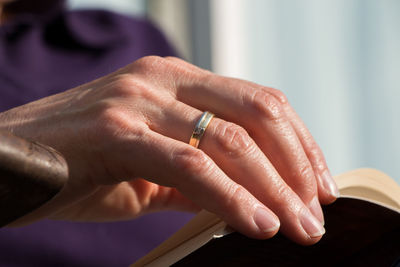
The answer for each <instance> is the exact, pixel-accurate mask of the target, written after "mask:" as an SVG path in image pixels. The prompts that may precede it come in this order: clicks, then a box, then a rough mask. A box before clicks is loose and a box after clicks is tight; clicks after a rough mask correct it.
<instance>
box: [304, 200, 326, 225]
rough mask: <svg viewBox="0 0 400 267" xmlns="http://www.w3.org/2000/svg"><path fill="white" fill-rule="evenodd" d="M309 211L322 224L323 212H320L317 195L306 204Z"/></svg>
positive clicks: (323, 222)
mask: <svg viewBox="0 0 400 267" xmlns="http://www.w3.org/2000/svg"><path fill="white" fill-rule="evenodd" d="M308 208H309V209H310V211H311V213H312V214H313V215H314V216H315V218H317V219H318V220H319V221H320V222H321V224H322V225H324V224H325V221H324V213H323V212H322V208H321V204H319V201H318V197H316V196H315V197H314V198H313V199H312V200H311V201H310V203H309V204H308Z"/></svg>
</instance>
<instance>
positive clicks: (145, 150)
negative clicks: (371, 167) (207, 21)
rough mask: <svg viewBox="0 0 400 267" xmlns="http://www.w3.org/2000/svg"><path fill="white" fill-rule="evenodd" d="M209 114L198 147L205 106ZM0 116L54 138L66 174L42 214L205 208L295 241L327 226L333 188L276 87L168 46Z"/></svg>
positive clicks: (2, 123)
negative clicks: (219, 71)
mask: <svg viewBox="0 0 400 267" xmlns="http://www.w3.org/2000/svg"><path fill="white" fill-rule="evenodd" d="M205 110H208V111H211V112H213V113H215V114H216V118H214V119H213V120H212V121H211V122H210V124H209V126H208V128H207V131H206V132H205V134H204V136H203V138H202V140H201V142H200V146H199V149H196V148H194V147H191V146H190V145H188V144H187V143H188V141H189V138H190V136H191V134H192V131H193V129H194V125H195V124H196V122H197V120H198V119H199V118H200V116H201V114H202V111H205ZM0 128H3V129H8V130H11V131H13V132H14V133H15V134H16V135H19V136H21V137H25V138H28V139H31V140H34V141H38V142H42V143H44V144H47V145H49V146H52V147H54V148H56V149H57V150H59V151H60V152H61V153H62V154H63V155H64V156H65V158H66V160H67V162H68V165H69V170H70V174H69V177H70V178H69V181H68V183H67V185H66V186H65V187H64V189H63V190H62V192H61V193H60V194H58V195H57V197H56V198H54V199H53V200H52V201H50V202H49V203H47V204H46V205H44V206H43V207H42V208H40V209H38V210H36V211H35V212H33V213H31V214H29V215H27V216H25V217H24V218H22V219H21V220H19V221H17V223H16V225H19V224H26V223H29V222H32V221H34V220H38V219H40V218H43V217H50V218H54V219H67V220H81V221H82V220H83V221H109V220H122V219H132V218H135V217H137V216H139V215H142V214H144V213H146V212H150V211H156V210H163V209H178V210H190V211H196V210H199V209H200V208H205V209H207V210H209V211H211V212H213V213H216V214H217V215H219V216H220V217H221V218H222V219H223V220H225V221H226V222H227V223H228V224H230V225H231V226H232V227H234V228H235V229H237V230H238V231H240V232H242V233H244V234H246V235H248V236H250V237H254V238H268V237H271V236H273V235H274V234H275V233H276V232H277V231H278V229H279V227H280V228H281V230H282V231H283V232H284V233H285V234H286V235H287V236H288V237H289V238H291V239H293V240H294V241H296V242H298V243H301V244H312V243H315V242H317V241H318V240H319V239H320V238H321V236H322V234H323V232H324V229H323V227H322V225H321V223H320V222H322V221H323V214H322V210H321V207H320V202H321V203H329V202H332V201H334V200H335V198H336V197H337V195H338V191H337V188H336V185H335V183H334V182H333V179H332V177H331V175H330V174H329V171H328V168H327V165H326V163H325V160H324V157H323V155H322V153H321V151H320V149H319V147H318V145H317V144H316V143H315V141H314V139H313V138H312V137H311V135H310V133H309V132H308V130H307V128H306V127H305V126H304V124H303V123H302V121H301V120H300V118H299V117H298V116H297V114H296V113H295V112H294V110H293V109H292V108H291V106H290V105H289V103H288V101H287V99H286V97H285V96H284V95H283V94H282V93H281V92H280V91H278V90H275V89H272V88H267V87H263V86H260V85H257V84H254V83H250V82H247V81H242V80H237V79H231V78H225V77H221V76H217V75H214V74H212V73H210V72H208V71H205V70H202V69H199V68H197V67H195V66H193V65H190V64H189V63H186V62H184V61H182V60H180V59H177V58H159V57H145V58H142V59H140V60H138V61H136V62H134V63H132V64H130V65H128V66H126V67H124V68H122V69H120V70H118V71H117V72H115V73H112V74H110V75H108V76H106V77H103V78H100V79H98V80H95V81H93V82H90V83H88V84H85V85H83V86H80V87H77V88H74V89H71V90H69V91H66V92H64V93H61V94H57V95H53V96H50V97H47V98H43V99H41V100H39V101H36V102H32V103H30V104H27V105H24V106H21V107H17V108H14V109H12V110H9V111H7V112H4V113H1V114H0Z"/></svg>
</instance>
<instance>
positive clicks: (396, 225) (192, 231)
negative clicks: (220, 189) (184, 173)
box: [131, 169, 400, 267]
mask: <svg viewBox="0 0 400 267" xmlns="http://www.w3.org/2000/svg"><path fill="white" fill-rule="evenodd" d="M335 181H336V183H337V185H338V188H339V191H340V194H341V196H340V198H338V199H337V200H336V201H335V202H334V203H333V204H330V205H327V206H323V210H324V215H325V228H326V234H325V235H324V236H323V238H322V239H321V240H320V241H319V242H318V243H317V244H314V245H312V246H301V245H298V244H296V243H294V242H292V241H290V240H289V239H287V238H286V237H285V236H283V235H282V234H280V233H278V234H277V235H275V236H274V237H272V238H270V239H266V240H256V239H251V238H248V237H246V236H244V235H241V234H240V233H238V232H235V231H234V230H233V229H231V228H230V227H229V226H228V225H227V224H226V223H225V222H223V221H222V220H221V219H219V218H218V216H216V215H214V214H212V213H209V212H207V211H204V210H203V211H201V212H200V213H199V214H198V215H196V216H195V217H194V218H193V219H192V220H191V221H189V222H188V223H187V224H186V225H185V226H183V227H182V228H181V229H180V230H179V231H178V232H176V233H175V234H174V235H172V236H171V237H170V238H169V239H167V240H166V241H165V242H163V243H162V244H161V245H159V246H158V247H157V248H155V249H154V250H152V251H151V252H150V253H149V254H147V255H146V256H144V257H143V258H141V259H139V260H138V261H137V262H136V263H134V264H132V265H131V267H139V266H151V267H155V266H322V265H323V266H343V265H345V266H348V265H352V266H399V267H400V186H399V185H398V184H397V183H396V182H395V181H394V180H392V179H391V178H390V177H389V176H387V175H386V174H384V173H382V172H380V171H377V170H374V169H358V170H354V171H350V172H347V173H344V174H341V175H338V176H336V177H335Z"/></svg>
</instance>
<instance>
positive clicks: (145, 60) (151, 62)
mask: <svg viewBox="0 0 400 267" xmlns="http://www.w3.org/2000/svg"><path fill="white" fill-rule="evenodd" d="M165 62H166V60H165V59H164V58H162V57H159V56H145V57H142V58H140V59H138V60H136V61H135V62H133V63H132V65H131V66H132V67H133V68H134V69H144V70H149V69H153V68H154V66H157V65H163V64H165Z"/></svg>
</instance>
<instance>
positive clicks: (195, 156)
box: [172, 147, 212, 174]
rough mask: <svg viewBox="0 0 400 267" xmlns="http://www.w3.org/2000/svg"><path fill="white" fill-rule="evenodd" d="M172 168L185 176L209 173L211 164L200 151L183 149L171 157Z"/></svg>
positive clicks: (190, 148)
mask: <svg viewBox="0 0 400 267" xmlns="http://www.w3.org/2000/svg"><path fill="white" fill-rule="evenodd" d="M172 160H173V166H175V167H176V169H177V170H178V171H181V172H184V173H186V174H192V173H203V174H204V173H209V172H210V170H211V168H212V162H211V160H210V159H209V158H208V157H207V155H206V154H205V153H204V152H203V151H202V150H200V149H195V148H192V147H189V148H185V149H183V150H181V151H179V152H177V153H175V154H174V155H173V158H172Z"/></svg>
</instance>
